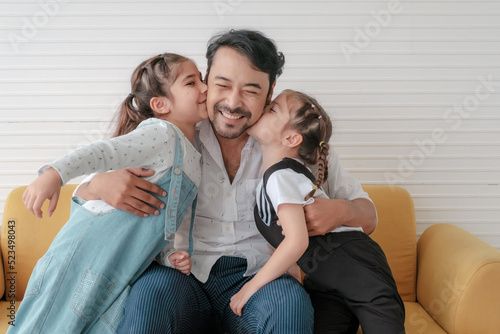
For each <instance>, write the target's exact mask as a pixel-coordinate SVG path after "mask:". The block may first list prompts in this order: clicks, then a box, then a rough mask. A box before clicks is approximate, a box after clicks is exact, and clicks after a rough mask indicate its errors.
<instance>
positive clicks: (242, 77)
mask: <svg viewBox="0 0 500 334" xmlns="http://www.w3.org/2000/svg"><path fill="white" fill-rule="evenodd" d="M207 84H208V95H207V111H208V118H209V119H210V122H211V123H212V126H213V128H214V131H215V133H216V134H217V135H219V136H221V137H223V138H227V139H233V138H237V137H239V136H241V135H242V134H243V133H245V131H246V130H247V129H248V128H249V127H251V126H252V125H253V124H254V123H255V122H257V120H258V119H259V118H260V116H261V115H262V112H263V110H264V107H265V105H266V99H267V95H268V94H267V93H268V91H269V75H268V74H267V73H264V72H261V71H259V70H257V69H255V68H253V66H252V64H251V63H250V61H249V60H248V59H247V58H246V57H245V56H243V55H241V54H240V53H238V52H237V51H235V50H233V49H231V48H229V47H221V48H220V49H219V50H217V52H216V53H215V56H214V59H213V62H212V67H211V68H210V73H209V76H208V82H207ZM270 95H272V92H271V93H270Z"/></svg>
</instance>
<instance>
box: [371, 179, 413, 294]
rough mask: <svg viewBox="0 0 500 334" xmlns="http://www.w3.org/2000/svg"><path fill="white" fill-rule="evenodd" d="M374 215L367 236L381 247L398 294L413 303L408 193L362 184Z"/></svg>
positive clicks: (396, 189) (393, 188)
mask: <svg viewBox="0 0 500 334" xmlns="http://www.w3.org/2000/svg"><path fill="white" fill-rule="evenodd" d="M363 189H364V190H365V191H366V192H367V193H368V194H369V195H370V198H371V199H372V200H373V203H374V204H375V207H376V208H377V214H378V225H377V229H376V230H375V232H373V233H372V235H371V237H372V238H373V240H375V241H376V242H378V244H379V245H380V247H382V249H383V251H384V252H385V255H386V256H387V261H388V262H389V266H390V267H391V270H392V274H393V276H394V279H395V280H396V285H397V286H398V291H399V294H400V295H401V298H402V299H403V301H405V302H414V301H416V279H417V231H416V226H415V211H414V207H413V200H412V198H411V196H410V194H409V193H408V192H407V191H406V190H405V189H403V188H400V187H393V186H391V187H388V186H377V185H369V186H368V185H366V186H363Z"/></svg>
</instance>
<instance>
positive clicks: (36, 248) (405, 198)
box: [0, 184, 417, 301]
mask: <svg viewBox="0 0 500 334" xmlns="http://www.w3.org/2000/svg"><path fill="white" fill-rule="evenodd" d="M75 187H76V185H74V184H71V185H66V186H64V187H63V188H62V190H61V196H60V200H59V203H58V206H57V210H56V211H55V212H54V214H53V216H52V217H50V218H49V217H46V215H44V217H43V218H42V219H39V218H37V217H36V216H35V215H33V214H31V213H30V212H29V211H28V210H27V209H26V208H25V207H24V204H23V202H22V194H23V192H24V190H25V189H26V187H19V188H16V189H14V190H13V191H12V192H11V193H10V194H9V196H8V197H7V200H6V202H5V209H4V214H3V222H2V233H1V235H0V238H1V250H2V259H3V266H4V270H5V277H6V278H7V280H6V281H5V288H6V290H5V291H6V296H7V297H9V296H8V295H9V294H11V293H9V292H14V294H15V299H16V300H22V298H23V296H24V292H25V290H26V285H27V284H28V280H29V277H30V275H31V272H32V271H33V268H34V267H35V264H36V262H37V261H38V259H39V258H41V257H42V256H43V254H45V252H46V251H47V249H48V248H49V246H50V243H51V242H52V240H53V239H54V237H55V236H56V234H57V232H58V231H59V229H60V228H61V227H62V226H63V225H64V224H65V223H66V221H67V220H68V217H69V212H70V201H69V198H70V197H71V195H72V193H73V191H74V189H75ZM363 188H364V189H365V191H366V192H367V193H368V194H369V195H370V198H371V199H372V200H373V202H374V203H375V206H376V208H377V214H378V226H377V229H376V231H375V232H374V233H373V234H372V235H371V237H372V238H373V239H374V240H375V241H377V242H378V243H379V245H380V246H381V247H382V249H383V250H384V252H385V254H386V256H387V259H388V261H389V265H390V267H391V270H392V273H393V275H394V278H395V280H396V284H397V286H398V290H399V293H400V295H401V297H402V298H403V300H404V301H415V300H416V293H415V291H416V269H417V246H416V228H415V213H414V208H413V201H412V198H411V196H410V194H408V192H407V191H406V190H404V189H402V188H399V187H393V186H363ZM47 205H48V202H46V203H45V205H44V207H43V209H42V210H43V212H47ZM9 278H11V279H10V280H9ZM12 284H14V285H12ZM1 290H2V289H1V288H0V295H1V294H2V291H1ZM7 299H12V298H7Z"/></svg>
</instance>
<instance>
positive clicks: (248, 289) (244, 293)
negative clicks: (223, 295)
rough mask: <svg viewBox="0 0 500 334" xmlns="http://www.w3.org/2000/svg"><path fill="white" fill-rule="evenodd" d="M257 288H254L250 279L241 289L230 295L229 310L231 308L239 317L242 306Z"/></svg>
mask: <svg viewBox="0 0 500 334" xmlns="http://www.w3.org/2000/svg"><path fill="white" fill-rule="evenodd" d="M257 290H258V289H256V288H254V287H253V285H252V284H251V281H250V282H248V283H246V284H245V285H243V287H242V288H241V290H240V291H238V292H237V293H236V294H235V295H234V296H232V297H231V302H230V303H229V306H230V307H231V310H233V312H234V314H236V315H237V316H240V317H241V314H242V313H243V307H244V306H245V305H246V303H247V302H248V300H249V299H250V297H252V296H253V294H254V293H256V292H257Z"/></svg>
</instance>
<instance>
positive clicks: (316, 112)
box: [283, 89, 332, 200]
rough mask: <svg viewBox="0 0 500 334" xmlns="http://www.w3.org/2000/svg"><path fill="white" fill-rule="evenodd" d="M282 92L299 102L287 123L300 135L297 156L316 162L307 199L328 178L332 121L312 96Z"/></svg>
mask: <svg viewBox="0 0 500 334" xmlns="http://www.w3.org/2000/svg"><path fill="white" fill-rule="evenodd" d="M283 93H285V94H286V95H287V100H289V99H292V100H293V101H294V102H298V104H299V109H297V110H296V111H293V110H292V117H291V120H290V123H289V125H288V126H289V127H291V128H292V129H294V130H297V131H298V132H299V133H300V134H301V135H302V143H301V144H300V146H299V152H298V154H299V157H300V158H301V159H302V160H303V161H304V162H306V163H307V164H309V165H315V164H316V163H317V164H318V176H317V178H316V180H315V181H314V186H315V187H314V189H313V190H311V192H310V193H309V194H307V196H306V198H305V199H306V200H308V199H309V198H311V197H312V196H313V195H314V193H315V192H316V190H317V189H318V188H319V187H320V186H321V185H322V184H323V183H324V182H325V180H326V179H327V178H328V159H327V157H328V151H329V149H330V145H329V144H328V141H329V140H330V137H331V136H332V122H331V121H330V117H329V116H328V114H327V113H326V112H325V110H324V109H323V108H322V107H321V106H320V105H319V104H318V102H317V101H316V99H314V98H313V97H311V96H309V95H306V94H304V93H301V92H297V91H294V90H289V89H287V90H285V91H283ZM289 105H290V104H289Z"/></svg>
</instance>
